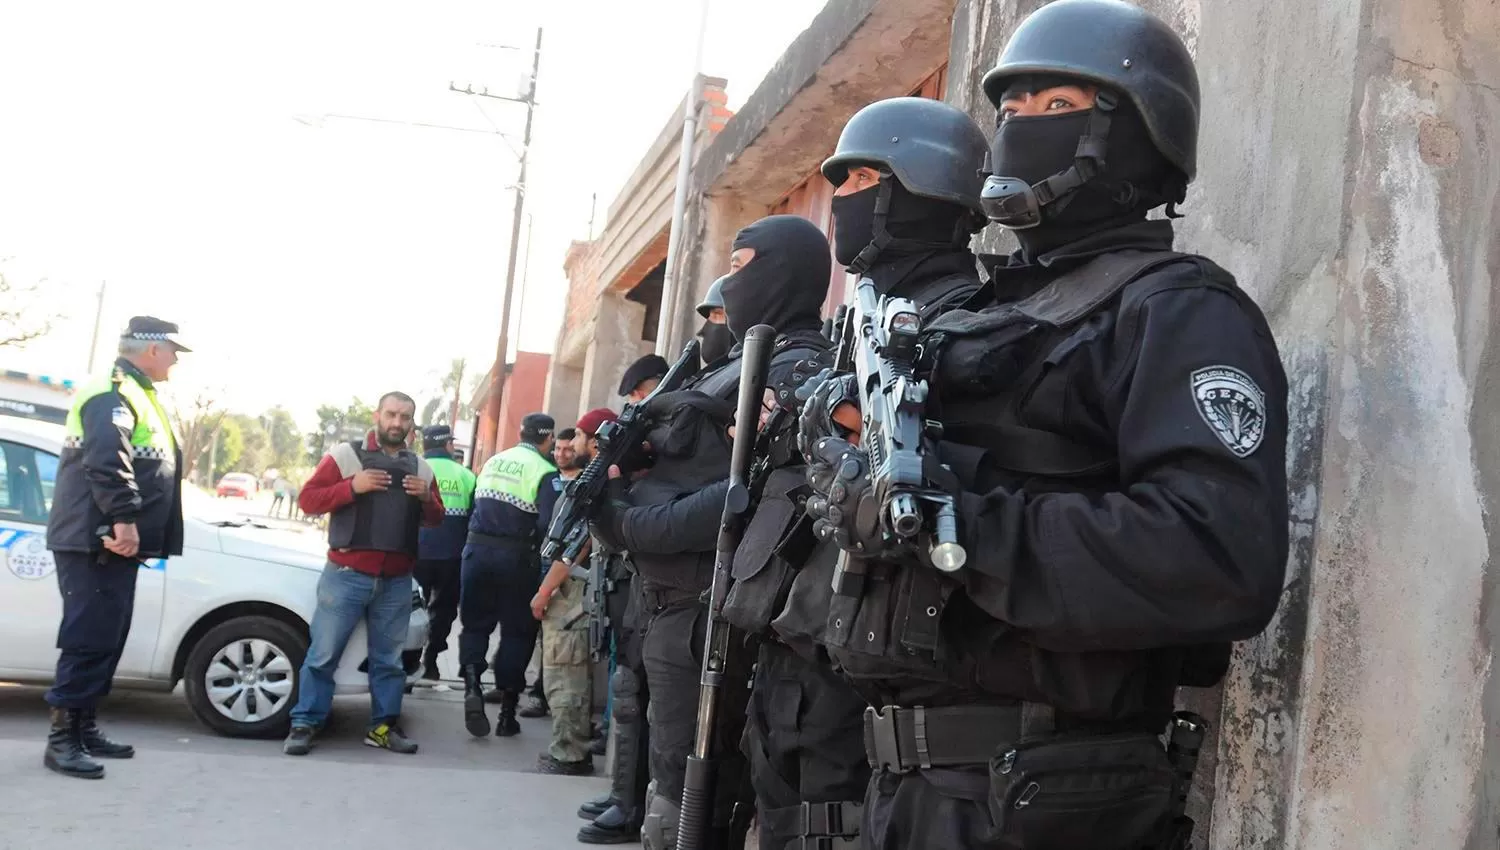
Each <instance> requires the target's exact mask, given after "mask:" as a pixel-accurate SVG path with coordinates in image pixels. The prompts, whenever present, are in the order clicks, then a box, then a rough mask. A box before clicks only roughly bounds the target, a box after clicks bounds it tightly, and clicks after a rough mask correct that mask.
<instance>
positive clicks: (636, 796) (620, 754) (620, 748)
mask: <svg viewBox="0 0 1500 850" xmlns="http://www.w3.org/2000/svg"><path fill="white" fill-rule="evenodd" d="M637 584H638V582H635V581H632V580H630V579H621V580H620V581H619V583H618V584H617V585H616V587H615V592H614V593H612V594H611V595H610V597H609V600H608V607H609V619H610V622H611V623H613V624H614V629H615V670H614V673H612V674H611V675H610V679H609V692H610V722H611V723H612V724H614V726H615V764H614V768H615V770H614V774H613V775H612V776H611V777H610V788H609V795H610V797H611V798H612V799H613V800H614V801H615V804H616V805H618V806H619V807H620V808H621V810H623V811H624V812H625V814H626V815H627V816H628V817H629V819H630V820H631V821H639V820H640V819H641V818H642V816H643V815H644V814H645V807H646V783H647V782H649V781H650V761H649V759H648V757H647V753H649V752H650V747H651V735H650V729H651V727H650V725H649V724H648V723H647V722H646V714H647V711H648V709H649V707H650V703H651V689H650V688H649V687H647V680H646V668H645V665H644V664H642V661H641V643H642V637H643V636H642V634H641V627H642V626H643V625H644V624H643V623H642V622H641V611H640V601H639V599H638V597H637V596H636V594H634V593H633V592H632V591H633V590H634V588H635V586H636V585H637Z"/></svg>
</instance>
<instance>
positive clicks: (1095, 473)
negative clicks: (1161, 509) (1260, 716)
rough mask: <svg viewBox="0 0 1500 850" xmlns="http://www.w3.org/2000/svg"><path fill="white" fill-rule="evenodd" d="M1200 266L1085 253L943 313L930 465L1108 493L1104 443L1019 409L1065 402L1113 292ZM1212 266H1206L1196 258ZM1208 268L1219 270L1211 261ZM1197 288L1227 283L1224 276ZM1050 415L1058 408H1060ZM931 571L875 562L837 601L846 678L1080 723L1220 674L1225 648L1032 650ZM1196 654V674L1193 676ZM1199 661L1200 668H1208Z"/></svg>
mask: <svg viewBox="0 0 1500 850" xmlns="http://www.w3.org/2000/svg"><path fill="white" fill-rule="evenodd" d="M1194 259H1196V258H1193V257H1191V256H1190V255H1184V254H1177V253H1173V252H1166V251H1153V252H1141V251H1119V252H1113V253H1109V254H1104V255H1101V256H1099V257H1096V258H1094V259H1093V260H1091V261H1090V262H1088V263H1086V264H1084V265H1083V266H1081V267H1079V268H1077V269H1075V270H1073V271H1070V272H1068V273H1065V274H1063V275H1061V276H1059V277H1058V278H1056V279H1054V280H1053V281H1052V282H1050V283H1049V284H1048V285H1047V286H1045V287H1044V288H1042V289H1041V290H1039V291H1037V292H1036V293H1034V294H1033V295H1030V296H1029V297H1026V298H1024V299H1021V300H1019V301H1014V302H1010V303H1008V304H1004V305H1001V306H999V307H995V308H991V309H986V310H984V311H982V312H970V311H967V310H953V311H949V312H947V313H945V314H944V315H943V316H941V317H939V318H937V319H936V320H935V321H933V322H932V323H931V324H929V325H927V326H926V327H925V328H924V331H925V335H924V351H925V356H926V357H928V358H929V360H928V363H927V366H928V367H929V371H930V375H931V377H930V379H929V380H930V383H931V388H932V401H931V403H930V406H929V415H930V416H932V417H933V418H936V419H938V420H939V421H941V422H942V423H943V441H942V442H941V443H940V444H939V445H938V455H939V459H940V460H941V461H942V463H944V464H945V465H946V466H948V467H949V468H950V469H951V470H952V471H953V472H954V474H955V475H956V476H957V478H958V479H959V481H960V483H961V484H962V485H963V488H964V489H965V490H967V491H970V492H979V493H984V492H988V491H990V490H993V489H994V488H997V487H1005V488H1007V489H1012V490H1015V489H1023V488H1024V489H1025V490H1026V492H1028V493H1043V492H1049V491H1050V492H1085V493H1101V494H1102V493H1104V492H1108V491H1111V490H1115V489H1118V486H1117V484H1118V468H1117V461H1116V447H1115V445H1114V444H1113V437H1112V435H1102V434H1101V435H1095V436H1094V437H1093V438H1088V439H1086V438H1083V437H1081V436H1080V435H1079V434H1058V433H1052V432H1049V431H1043V430H1039V429H1036V428H1032V427H1029V426H1028V425H1027V424H1026V423H1025V417H1024V413H1025V411H1026V410H1035V409H1037V408H1036V407H1035V406H1036V405H1052V404H1056V405H1062V404H1063V400H1062V399H1061V398H1060V397H1058V398H1053V397H1052V396H1053V395H1060V394H1061V393H1063V392H1064V391H1065V390H1066V389H1067V381H1066V380H1065V379H1063V378H1062V377H1057V378H1056V379H1055V380H1048V378H1049V377H1050V376H1053V375H1060V374H1061V372H1060V370H1058V369H1057V368H1056V367H1059V366H1060V365H1062V364H1063V362H1064V361H1065V360H1066V359H1067V357H1068V356H1069V355H1070V354H1071V353H1072V352H1074V351H1076V350H1077V349H1078V348H1079V347H1080V346H1082V345H1084V344H1086V343H1088V342H1090V341H1092V340H1094V339H1096V338H1097V337H1098V336H1099V335H1100V333H1102V332H1104V328H1105V325H1106V324H1107V321H1108V320H1109V319H1110V318H1111V316H1112V312H1111V309H1110V308H1111V307H1112V306H1113V305H1114V304H1116V303H1117V301H1118V296H1119V295H1120V293H1121V291H1122V290H1123V289H1124V288H1125V287H1126V286H1127V285H1128V284H1130V283H1131V282H1133V281H1135V280H1138V279H1140V278H1141V277H1143V276H1145V275H1147V274H1149V273H1150V272H1152V271H1153V270H1155V269H1158V268H1161V267H1162V266H1165V265H1168V264H1171V263H1174V262H1183V261H1192V260H1194ZM1205 265H1206V266H1209V267H1212V264H1210V263H1206V262H1205ZM1214 268H1216V267H1214ZM1208 277H1209V278H1210V279H1209V281H1208V284H1207V285H1210V286H1227V287H1230V288H1233V286H1234V285H1233V283H1232V281H1230V282H1223V281H1215V280H1213V279H1212V275H1209V276H1208ZM1058 409H1064V408H1061V407H1059V408H1058ZM961 591H962V584H961V583H960V582H959V581H958V580H955V579H951V578H949V577H948V576H947V575H946V574H944V573H941V572H939V571H937V570H934V569H931V568H926V567H917V566H914V565H901V564H888V563H877V564H871V565H870V574H869V576H868V578H867V579H866V581H865V583H864V588H863V590H862V591H861V594H860V595H859V596H840V595H836V596H835V597H834V600H833V604H832V605H831V606H830V609H829V619H828V630H827V634H826V636H825V641H826V643H827V645H828V647H829V650H830V652H831V653H832V654H833V655H834V656H835V658H836V659H837V661H838V662H839V664H840V666H841V667H843V668H844V669H845V672H846V673H848V674H849V675H851V676H852V677H853V678H855V679H867V680H870V681H881V680H887V681H889V680H905V681H908V682H912V681H918V682H920V681H925V682H928V683H932V684H938V683H944V682H945V683H946V684H947V685H950V686H952V689H955V690H957V691H960V692H964V693H966V694H967V697H966V698H970V699H973V698H976V697H977V698H979V699H983V698H984V695H986V694H988V695H990V696H992V697H993V696H1002V697H1006V698H1011V699H1022V700H1027V701H1032V702H1042V703H1047V704H1049V705H1053V706H1057V707H1058V708H1059V709H1061V710H1065V711H1072V712H1077V713H1079V714H1081V715H1085V716H1095V715H1106V716H1120V715H1122V714H1129V713H1137V712H1144V711H1150V710H1156V709H1158V708H1159V707H1160V706H1159V703H1160V701H1161V699H1162V698H1163V694H1165V695H1166V697H1165V698H1166V699H1168V700H1170V693H1171V691H1172V690H1173V689H1175V687H1176V686H1177V685H1178V684H1187V683H1188V682H1186V681H1183V677H1184V676H1185V675H1188V676H1191V677H1195V678H1196V679H1198V680H1199V681H1202V680H1204V679H1209V678H1213V679H1217V677H1218V676H1221V675H1222V669H1220V670H1218V671H1217V672H1215V671H1214V670H1213V669H1212V668H1213V666H1214V665H1215V663H1216V662H1215V659H1216V658H1217V657H1218V656H1219V655H1220V654H1222V657H1223V660H1224V661H1225V662H1227V658H1228V654H1227V645H1222V646H1220V645H1215V646H1213V647H1204V648H1200V649H1201V650H1202V651H1199V650H1195V651H1194V653H1189V652H1187V651H1185V650H1181V649H1169V650H1161V651H1157V652H1150V653H1139V652H1095V653H1055V652H1048V651H1046V650H1041V649H1038V648H1036V647H1033V646H1031V645H1030V644H1028V643H1027V642H1025V641H1024V640H1022V639H1021V638H1020V637H1019V636H1018V635H1016V634H1014V630H1013V629H1012V628H1011V627H1010V626H1008V625H1007V624H1005V623H1003V622H1000V621H997V620H995V619H994V618H992V617H990V616H989V615H987V614H986V613H984V612H983V611H981V610H980V609H979V608H978V607H977V606H976V605H974V603H972V602H971V601H970V600H969V599H968V598H967V596H965V595H964V594H963V593H962V592H961ZM1194 654H1196V655H1197V659H1196V660H1197V663H1198V664H1199V666H1200V667H1207V668H1209V669H1207V670H1204V671H1193V670H1191V668H1192V667H1193V663H1192V662H1193V659H1190V658H1189V656H1190V655H1194ZM1205 662H1206V663H1205Z"/></svg>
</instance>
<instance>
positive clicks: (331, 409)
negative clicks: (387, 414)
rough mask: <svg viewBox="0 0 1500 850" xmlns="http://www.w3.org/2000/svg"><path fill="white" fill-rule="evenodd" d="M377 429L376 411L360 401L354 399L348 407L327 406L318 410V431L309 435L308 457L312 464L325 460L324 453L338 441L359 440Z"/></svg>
mask: <svg viewBox="0 0 1500 850" xmlns="http://www.w3.org/2000/svg"><path fill="white" fill-rule="evenodd" d="M374 427H375V410H374V409H373V408H371V407H370V406H369V405H368V404H365V403H364V402H362V401H360V400H359V399H357V398H356V399H352V400H350V402H349V405H348V406H347V407H342V408H341V407H338V406H337V405H333V404H325V405H322V406H320V407H319V408H318V430H317V432H316V433H312V434H308V435H307V455H308V459H309V462H310V463H313V464H316V463H317V462H318V461H320V460H322V459H323V453H324V452H326V451H328V447H329V446H330V445H332V444H333V442H334V441H336V440H357V439H359V438H360V437H361V436H363V435H364V434H365V433H366V432H367V431H369V430H370V429H372V428H374Z"/></svg>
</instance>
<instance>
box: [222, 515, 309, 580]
mask: <svg viewBox="0 0 1500 850" xmlns="http://www.w3.org/2000/svg"><path fill="white" fill-rule="evenodd" d="M218 532H219V546H220V548H222V549H223V550H224V554H226V555H234V556H236V557H239V558H250V559H252V560H256V561H267V562H270V563H275V564H285V565H287V566H289V567H297V568H299V569H304V570H313V571H321V570H322V569H323V567H324V565H326V564H327V563H328V550H327V549H326V548H325V547H324V546H323V543H322V540H321V539H320V538H318V537H314V536H311V535H308V534H301V533H298V532H292V531H281V530H278V529H274V528H261V527H257V526H244V527H234V526H229V527H221V528H219V529H218Z"/></svg>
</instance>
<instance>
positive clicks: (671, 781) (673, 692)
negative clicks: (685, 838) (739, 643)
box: [641, 591, 749, 826]
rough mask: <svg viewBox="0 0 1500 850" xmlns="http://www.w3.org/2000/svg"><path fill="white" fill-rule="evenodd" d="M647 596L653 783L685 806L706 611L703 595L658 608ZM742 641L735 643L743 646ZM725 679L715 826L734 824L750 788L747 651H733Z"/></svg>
mask: <svg viewBox="0 0 1500 850" xmlns="http://www.w3.org/2000/svg"><path fill="white" fill-rule="evenodd" d="M652 600H653V595H652V594H651V593H650V592H649V591H647V592H646V593H645V594H644V595H643V601H644V602H645V603H646V605H647V606H648V607H649V608H651V609H652V610H651V611H650V613H648V620H647V624H646V631H645V636H644V639H643V641H642V644H641V654H642V658H643V661H644V662H645V667H646V681H647V687H648V688H649V689H650V691H651V710H650V715H649V722H650V724H651V781H652V782H653V783H655V785H656V793H657V794H658V795H659V796H662V797H665V798H667V799H668V800H671V801H681V799H682V786H683V778H684V774H685V773H686V771H687V758H688V756H689V755H690V754H691V753H692V750H693V736H694V731H695V728H696V726H697V720H698V693H699V683H700V682H701V680H702V674H703V641H704V637H705V633H706V631H707V629H708V606H707V605H705V604H704V603H702V602H700V601H698V598H697V596H693V597H692V598H691V599H688V600H685V601H677V602H672V603H669V604H665V605H663V604H660V603H655V604H653V602H652ZM741 639H742V638H737V639H736V640H741ZM729 659H730V660H729V664H728V666H727V669H726V675H725V676H724V686H723V689H722V693H721V697H720V702H719V707H718V715H717V720H718V722H717V724H716V732H715V741H714V744H715V746H714V750H715V752H716V753H717V754H718V755H719V758H718V760H717V763H716V765H715V768H716V770H715V776H714V779H715V809H714V812H715V813H714V823H715V824H716V825H719V826H727V825H728V824H729V820H730V815H731V814H732V812H733V808H734V803H735V802H736V801H737V800H738V798H739V797H740V795H741V791H742V789H743V787H744V785H745V784H746V780H747V777H746V766H745V759H744V755H743V754H742V753H741V752H740V748H739V744H740V738H741V735H742V733H743V729H744V727H743V725H742V724H743V723H744V717H745V706H746V702H747V700H748V697H749V689H748V688H747V687H746V683H747V682H748V680H749V670H748V665H747V664H746V660H745V658H744V653H743V652H736V651H731V652H730V654H729Z"/></svg>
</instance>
